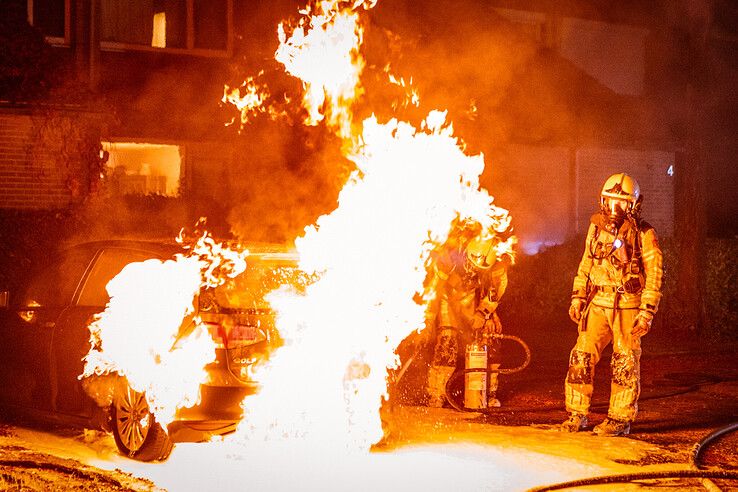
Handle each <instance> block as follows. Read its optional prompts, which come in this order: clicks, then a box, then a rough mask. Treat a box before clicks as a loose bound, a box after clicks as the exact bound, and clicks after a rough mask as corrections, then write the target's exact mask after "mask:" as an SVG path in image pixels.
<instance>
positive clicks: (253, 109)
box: [221, 71, 269, 125]
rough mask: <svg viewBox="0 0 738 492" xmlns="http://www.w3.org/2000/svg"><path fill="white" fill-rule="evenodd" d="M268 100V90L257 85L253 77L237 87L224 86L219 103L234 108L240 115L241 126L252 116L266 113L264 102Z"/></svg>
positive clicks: (261, 73) (262, 85) (261, 85)
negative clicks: (227, 104)
mask: <svg viewBox="0 0 738 492" xmlns="http://www.w3.org/2000/svg"><path fill="white" fill-rule="evenodd" d="M263 73H264V71H261V72H260V73H259V76H261V75H263ZM268 98H269V90H268V89H267V87H266V85H264V84H259V83H257V82H256V79H255V78H254V77H249V78H247V79H246V80H245V81H244V82H243V83H242V84H241V85H240V86H239V87H230V86H228V85H226V86H225V87H224V89H223V98H222V99H221V102H224V103H230V104H233V105H234V106H236V108H237V109H238V111H239V112H240V113H241V125H243V124H245V123H247V122H248V121H249V119H250V118H251V117H253V116H254V115H256V114H258V113H264V112H266V111H267V108H266V107H265V106H264V102H265V101H266V100H267V99H268ZM231 123H233V121H231Z"/></svg>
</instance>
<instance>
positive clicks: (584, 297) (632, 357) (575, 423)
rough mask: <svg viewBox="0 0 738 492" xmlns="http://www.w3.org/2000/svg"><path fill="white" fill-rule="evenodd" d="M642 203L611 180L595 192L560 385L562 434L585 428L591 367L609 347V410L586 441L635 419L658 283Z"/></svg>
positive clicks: (630, 188)
mask: <svg viewBox="0 0 738 492" xmlns="http://www.w3.org/2000/svg"><path fill="white" fill-rule="evenodd" d="M642 200H643V197H642V196H641V195H640V189H639V187H638V183H637V182H636V180H635V179H633V178H632V177H631V176H629V175H627V174H623V173H619V174H614V175H612V176H610V177H609V178H608V179H607V180H606V181H605V184H604V186H603V187H602V191H601V196H600V212H599V213H598V214H595V215H593V216H592V219H591V223H590V225H589V230H588V231H587V239H586V242H585V246H584V255H583V256H582V260H581V262H580V264H579V269H578V271H577V275H576V277H575V278H574V288H573V292H572V299H571V306H570V308H569V317H570V318H571V319H572V321H574V322H575V323H577V325H578V330H579V335H578V337H577V342H576V345H575V346H574V349H573V350H572V351H571V354H570V357H569V371H568V373H567V375H566V382H565V385H564V387H565V398H566V410H567V411H568V412H569V418H568V420H566V421H565V422H564V423H563V424H562V425H561V430H563V431H568V432H577V431H580V430H582V429H584V428H585V427H586V426H587V414H588V412H589V406H590V402H591V399H592V391H593V380H594V370H595V366H596V365H597V362H599V360H600V356H601V354H602V350H603V349H604V348H605V347H606V346H607V344H608V343H610V342H612V358H611V360H610V365H611V368H612V381H611V387H610V406H609V410H608V413H607V418H606V419H605V420H604V421H603V422H602V423H600V424H599V425H597V426H596V427H595V428H594V433H595V434H598V435H603V436H617V435H625V434H628V433H629V432H630V425H631V422H633V420H634V419H635V417H636V414H637V412H638V396H639V394H640V389H641V386H640V357H641V337H642V336H643V335H645V334H646V333H648V331H649V329H650V328H651V322H652V320H653V316H654V314H656V310H657V309H658V306H659V301H660V299H661V280H662V276H663V266H662V254H661V249H660V248H659V244H658V241H657V239H656V233H655V232H654V229H653V227H651V226H650V225H649V224H648V223H646V222H644V221H642V220H641V218H640V207H641V203H642Z"/></svg>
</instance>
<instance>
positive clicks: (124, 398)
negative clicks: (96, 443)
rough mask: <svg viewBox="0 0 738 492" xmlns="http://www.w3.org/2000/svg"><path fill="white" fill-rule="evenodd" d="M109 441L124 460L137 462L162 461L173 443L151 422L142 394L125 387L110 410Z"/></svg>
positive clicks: (151, 418) (169, 451) (157, 424)
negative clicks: (113, 442)
mask: <svg viewBox="0 0 738 492" xmlns="http://www.w3.org/2000/svg"><path fill="white" fill-rule="evenodd" d="M110 410H111V411H110V416H111V418H112V422H111V427H112V430H113V438H114V439H115V444H116V445H117V446H118V450H119V451H120V452H121V454H123V455H124V456H128V457H129V458H132V459H135V460H138V461H157V460H158V461H164V460H166V459H167V458H168V457H169V455H170V454H171V453H172V448H173V447H174V443H173V442H172V440H171V439H170V437H169V434H167V432H166V431H165V430H164V428H162V426H161V425H159V423H158V422H156V420H155V419H154V415H153V414H152V413H151V411H149V405H148V403H147V402H146V397H145V395H144V394H143V393H139V392H138V391H135V390H133V389H131V388H130V387H126V388H125V389H124V390H123V391H122V392H121V393H120V394H118V395H116V397H115V398H114V400H113V404H112V406H111V409H110Z"/></svg>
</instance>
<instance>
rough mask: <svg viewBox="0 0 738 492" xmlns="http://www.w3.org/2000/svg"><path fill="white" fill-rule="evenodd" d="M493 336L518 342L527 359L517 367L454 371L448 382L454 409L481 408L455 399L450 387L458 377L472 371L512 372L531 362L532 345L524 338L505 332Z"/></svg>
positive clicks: (447, 391) (448, 391) (446, 389)
mask: <svg viewBox="0 0 738 492" xmlns="http://www.w3.org/2000/svg"><path fill="white" fill-rule="evenodd" d="M492 337H493V338H499V339H502V340H512V341H514V342H516V343H518V344H519V345H520V346H521V347H522V348H523V350H524V351H525V360H524V361H523V362H522V363H521V364H520V365H519V366H516V367H509V368H507V367H499V368H496V369H492V368H489V367H480V368H475V369H459V370H457V371H456V372H454V373H453V374H452V375H451V377H450V378H448V381H447V382H446V388H445V391H446V400H448V402H449V404H450V405H451V406H452V407H453V408H454V410H458V411H459V412H479V411H480V410H479V409H467V408H465V407H464V406H462V405H459V404H458V403H457V402H456V401H454V398H453V396H452V395H451V391H450V388H451V386H452V384H453V383H454V382H456V380H457V379H459V378H460V377H461V376H464V375H465V374H468V373H471V372H484V373H486V374H492V373H497V374H512V373H514V372H520V371H522V370H523V369H525V368H526V367H528V365H529V364H530V357H531V355H530V347H528V344H527V343H525V342H524V341H523V339H522V338H520V337H516V336H515V335H503V334H495V335H492Z"/></svg>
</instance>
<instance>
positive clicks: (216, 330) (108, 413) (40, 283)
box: [0, 240, 296, 461]
mask: <svg viewBox="0 0 738 492" xmlns="http://www.w3.org/2000/svg"><path fill="white" fill-rule="evenodd" d="M249 251H250V255H249V257H248V258H247V264H248V267H247V269H246V272H244V273H243V274H241V275H240V276H239V277H237V278H236V279H234V280H232V281H230V282H229V283H227V284H226V285H224V286H222V287H218V288H217V289H214V290H208V291H205V290H203V291H201V293H200V295H199V296H198V298H197V299H196V301H195V305H196V312H195V314H196V315H198V316H199V318H200V319H201V320H202V321H203V322H204V324H205V325H206V327H207V328H208V331H209V332H210V333H211V335H212V336H213V338H214V340H215V341H216V344H217V348H216V360H215V361H213V362H212V363H211V364H209V365H208V366H207V367H206V370H207V373H208V381H207V382H206V383H205V384H202V385H201V387H200V390H201V402H200V403H199V404H198V405H196V406H194V407H191V408H183V409H180V410H179V412H178V413H177V415H176V420H175V421H174V422H172V423H171V424H170V425H169V426H168V428H167V429H166V432H164V430H163V429H161V428H160V426H159V427H158V428H157V426H156V425H155V423H154V422H153V416H152V415H151V414H149V413H147V412H148V407H147V405H146V403H145V399H144V398H143V395H141V394H138V393H136V392H135V391H132V390H131V389H130V388H128V387H127V384H126V383H125V380H124V379H123V378H120V379H121V380H120V381H118V382H117V387H116V389H115V394H114V395H112V396H109V397H108V400H105V397H102V398H101V397H100V395H96V394H95V391H96V387H108V388H109V387H110V386H111V385H109V384H107V383H106V384H103V385H97V386H96V385H95V384H94V383H95V377H93V378H92V379H90V378H88V379H86V380H82V381H81V380H80V379H79V377H78V376H79V375H80V374H82V372H83V366H84V363H83V361H82V358H83V357H84V356H85V355H86V354H87V353H88V352H89V349H90V331H89V329H88V325H89V323H90V321H91V320H92V319H93V316H94V315H95V314H97V313H100V312H101V311H103V309H104V307H105V305H106V303H107V302H108V300H109V298H108V295H107V291H106V290H105V286H106V285H107V283H108V282H109V281H110V280H111V279H112V278H113V277H115V276H116V275H117V274H118V273H119V272H120V271H121V270H122V269H123V267H124V266H126V265H127V264H129V263H133V262H140V261H144V260H147V259H151V258H157V259H161V260H166V259H170V258H172V256H173V255H174V254H175V253H182V252H183V249H182V247H181V246H179V245H177V244H176V243H171V244H169V243H165V242H149V241H126V240H121V241H115V240H110V241H98V242H90V243H83V244H79V245H76V246H74V247H71V248H67V249H65V250H64V251H62V252H60V253H59V254H58V255H53V257H50V258H49V259H48V261H47V262H45V263H44V264H43V265H39V267H38V268H37V269H35V271H33V272H30V273H29V275H28V277H27V278H25V279H22V281H21V282H20V285H19V286H18V288H17V289H14V290H13V291H10V292H7V293H4V295H0V304H4V307H3V308H2V309H0V346H1V347H3V349H2V350H3V353H4V354H5V356H4V360H3V361H2V364H0V404H2V406H3V407H4V408H7V409H11V410H12V409H22V411H23V412H24V413H25V414H28V412H31V415H32V416H40V417H42V418H52V419H54V420H58V421H63V422H72V423H76V424H79V425H83V426H85V427H88V428H101V429H105V430H112V431H113V435H114V436H115V438H116V443H117V444H118V447H119V449H120V450H121V452H123V453H124V454H127V455H128V456H130V457H133V458H136V459H140V460H144V461H150V460H156V459H165V458H166V457H167V456H168V454H169V452H170V451H171V445H172V443H173V442H178V441H179V442H181V441H199V440H203V439H206V438H208V437H209V436H210V435H213V434H224V433H227V432H230V431H232V430H234V429H235V426H236V425H237V423H238V422H239V421H240V419H241V418H242V408H241V402H242V400H243V399H244V397H245V396H246V395H248V394H250V393H253V392H255V391H256V390H257V388H258V385H257V383H256V382H255V381H253V380H252V379H251V378H250V370H251V366H252V365H253V364H254V363H255V362H256V361H257V360H259V358H261V357H264V356H265V354H266V353H267V352H268V350H270V348H272V347H273V346H274V345H275V343H276V342H277V337H276V330H275V328H274V320H273V318H274V316H273V314H272V312H271V310H270V309H269V306H268V304H267V303H266V301H265V300H264V294H266V292H268V291H269V290H271V289H272V288H274V287H276V286H278V284H279V282H281V281H282V280H283V279H284V277H285V273H286V272H289V273H288V274H290V275H291V274H292V273H294V272H296V258H295V255H294V254H291V253H289V252H288V251H286V250H285V249H283V248H276V247H268V246H267V247H260V248H249ZM193 319H194V316H189V317H188V318H187V319H186V320H185V321H184V322H183V325H182V327H181V328H180V336H187V334H188V333H190V332H191V331H192V330H193V327H194V322H193ZM112 377H115V376H112ZM91 382H92V384H91ZM108 382H109V381H108ZM101 393H102V392H101ZM111 398H112V400H111ZM144 416H145V417H144ZM132 423H133V427H131V425H132ZM126 434H129V435H128V436H126ZM147 440H148V441H147Z"/></svg>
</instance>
